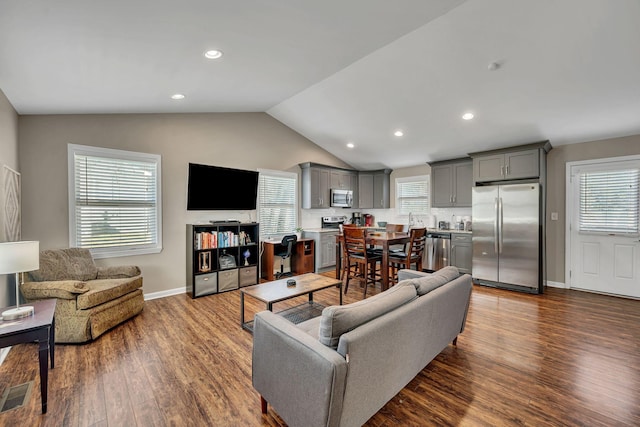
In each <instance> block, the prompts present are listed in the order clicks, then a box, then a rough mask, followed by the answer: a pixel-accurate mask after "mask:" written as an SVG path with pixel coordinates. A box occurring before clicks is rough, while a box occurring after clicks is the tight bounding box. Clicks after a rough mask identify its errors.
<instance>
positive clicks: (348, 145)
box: [347, 142, 355, 148]
mask: <svg viewBox="0 0 640 427" xmlns="http://www.w3.org/2000/svg"><path fill="white" fill-rule="evenodd" d="M353 147H355V144H354V143H353V142H349V143H347V148H353Z"/></svg>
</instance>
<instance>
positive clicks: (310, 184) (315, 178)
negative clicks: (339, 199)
mask: <svg viewBox="0 0 640 427" xmlns="http://www.w3.org/2000/svg"><path fill="white" fill-rule="evenodd" d="M300 169H302V209H325V208H329V207H331V200H330V196H331V189H332V188H333V189H340V190H351V191H353V192H354V193H355V192H357V187H358V174H357V172H356V171H350V170H346V169H338V168H332V167H331V166H325V165H321V164H317V163H301V164H300Z"/></svg>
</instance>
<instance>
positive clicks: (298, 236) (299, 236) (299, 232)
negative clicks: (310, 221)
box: [296, 227, 303, 240]
mask: <svg viewBox="0 0 640 427" xmlns="http://www.w3.org/2000/svg"><path fill="white" fill-rule="evenodd" d="M302 231H303V230H302V227H296V237H297V238H298V240H300V239H302Z"/></svg>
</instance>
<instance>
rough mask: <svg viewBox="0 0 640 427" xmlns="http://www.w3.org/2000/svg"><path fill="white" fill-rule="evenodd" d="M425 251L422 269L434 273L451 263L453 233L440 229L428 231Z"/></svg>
mask: <svg viewBox="0 0 640 427" xmlns="http://www.w3.org/2000/svg"><path fill="white" fill-rule="evenodd" d="M424 249H425V251H424V254H423V256H422V269H423V270H425V271H428V272H429V273H432V272H434V271H436V270H440V269H441V268H443V267H446V266H448V265H450V257H451V233H445V232H440V231H430V232H427V240H426V242H425V248H424Z"/></svg>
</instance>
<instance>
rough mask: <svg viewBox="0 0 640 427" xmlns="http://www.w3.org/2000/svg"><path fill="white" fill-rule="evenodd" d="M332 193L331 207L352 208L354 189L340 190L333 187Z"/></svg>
mask: <svg viewBox="0 0 640 427" xmlns="http://www.w3.org/2000/svg"><path fill="white" fill-rule="evenodd" d="M330 195H331V199H330V201H331V203H330V205H331V207H334V208H350V207H351V206H352V205H353V191H351V190H339V189H334V188H332V189H331V191H330Z"/></svg>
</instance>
